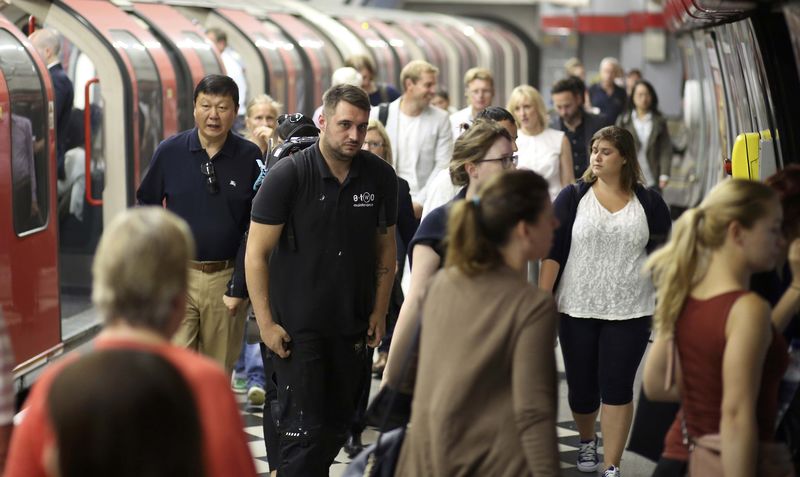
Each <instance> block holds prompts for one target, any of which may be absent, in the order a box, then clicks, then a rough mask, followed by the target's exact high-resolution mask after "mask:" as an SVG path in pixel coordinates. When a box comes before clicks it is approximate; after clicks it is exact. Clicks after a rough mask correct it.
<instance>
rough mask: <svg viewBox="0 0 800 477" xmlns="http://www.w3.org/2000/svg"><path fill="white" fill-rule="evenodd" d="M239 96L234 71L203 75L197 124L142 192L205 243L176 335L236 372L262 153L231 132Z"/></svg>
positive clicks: (161, 156) (143, 200) (160, 151)
mask: <svg viewBox="0 0 800 477" xmlns="http://www.w3.org/2000/svg"><path fill="white" fill-rule="evenodd" d="M238 101H239V91H238V89H237V87H236V83H234V82H233V80H232V79H231V78H229V77H227V76H222V75H208V76H206V77H205V78H203V79H202V80H201V81H200V83H198V84H197V87H196V88H195V90H194V120H195V124H196V127H195V128H194V129H191V130H189V131H184V132H181V133H178V134H176V135H175V136H172V137H171V138H169V139H167V140H165V141H164V142H162V143H161V144H160V145H159V146H158V148H157V149H156V152H155V153H154V154H153V160H152V162H151V163H150V168H149V169H148V171H147V174H146V175H145V176H144V179H143V180H142V183H141V185H140V186H139V190H138V191H137V192H136V197H137V199H138V201H139V203H140V204H152V205H161V204H162V203H163V204H165V205H166V207H167V208H168V209H169V210H171V211H173V212H175V213H176V214H178V215H179V216H180V217H181V218H183V219H184V220H186V222H188V223H189V226H190V227H191V229H192V235H194V240H195V242H196V243H197V260H196V261H192V262H190V267H189V268H190V269H189V292H188V294H187V306H186V316H185V317H184V319H183V322H181V326H180V328H179V329H178V331H177V332H176V333H175V336H174V337H173V341H174V342H175V343H176V344H178V345H181V346H185V347H187V348H191V349H195V350H197V351H199V352H201V353H203V354H205V355H208V356H210V357H211V358H213V359H215V360H216V361H218V362H219V363H220V364H221V365H222V366H223V367H224V368H225V369H226V370H227V371H228V372H230V371H231V370H232V369H233V364H234V363H235V362H236V358H237V357H238V356H239V351H240V350H241V345H242V335H243V333H244V323H245V312H246V308H247V306H246V304H245V303H243V302H244V297H245V296H246V289H245V286H244V240H243V237H244V234H245V232H246V231H247V226H248V224H249V220H248V219H249V216H250V205H251V203H252V200H253V196H254V194H255V192H254V191H253V184H254V182H255V181H256V178H257V177H258V174H259V171H260V169H259V167H258V163H257V162H256V161H257V160H258V159H260V158H261V151H260V150H259V149H258V146H256V145H255V144H254V143H252V142H250V141H248V140H246V139H243V138H241V137H239V136H237V135H236V134H233V133H232V132H231V127H232V126H233V121H234V120H235V119H236V107H237V106H236V105H237V104H238ZM237 257H238V261H237ZM237 263H238V265H237ZM235 265H236V266H235ZM234 268H236V270H234Z"/></svg>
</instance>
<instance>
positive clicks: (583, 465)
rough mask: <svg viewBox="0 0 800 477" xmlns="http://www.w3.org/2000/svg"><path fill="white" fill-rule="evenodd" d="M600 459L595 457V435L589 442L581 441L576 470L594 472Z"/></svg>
mask: <svg viewBox="0 0 800 477" xmlns="http://www.w3.org/2000/svg"><path fill="white" fill-rule="evenodd" d="M599 465H600V461H599V460H598V458H597V435H595V436H594V439H592V440H591V441H589V442H581V443H580V447H579V448H578V470H579V471H581V472H596V471H597V467H598V466H599Z"/></svg>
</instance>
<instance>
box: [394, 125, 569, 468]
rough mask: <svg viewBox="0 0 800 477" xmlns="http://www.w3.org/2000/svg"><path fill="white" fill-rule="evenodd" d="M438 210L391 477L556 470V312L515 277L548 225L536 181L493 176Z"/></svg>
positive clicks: (547, 235) (543, 243) (546, 243)
mask: <svg viewBox="0 0 800 477" xmlns="http://www.w3.org/2000/svg"><path fill="white" fill-rule="evenodd" d="M476 124H477V123H476ZM473 127H475V126H473ZM456 144H457V143H456ZM456 148H458V145H456ZM489 157H492V156H489ZM483 164H486V163H483ZM470 187H472V186H471V185H470ZM449 215H450V217H449V221H448V227H447V228H448V231H447V243H448V248H447V255H446V257H447V258H446V261H445V268H444V269H443V270H440V271H439V272H438V273H436V275H435V276H434V277H433V279H432V280H431V282H430V286H429V289H428V292H427V296H426V298H425V303H424V305H423V307H422V313H421V315H422V328H421V344H420V351H419V365H418V369H419V371H418V373H417V382H416V386H415V388H414V401H413V406H412V414H411V425H410V426H409V427H408V430H407V434H406V437H405V440H404V442H403V447H402V449H401V451H400V458H399V462H398V468H397V472H396V473H395V475H398V476H418V475H430V476H454V475H484V476H489V475H492V476H532V475H535V476H537V477H539V476H555V475H560V474H561V466H560V463H559V459H558V440H557V436H556V417H557V411H556V407H557V401H558V399H557V379H556V363H555V352H554V350H553V337H554V336H555V331H556V323H557V319H558V317H557V315H556V311H555V307H554V306H553V301H552V298H551V297H550V296H549V294H548V293H545V292H543V291H541V290H538V289H536V288H535V287H532V286H530V285H529V284H528V283H527V281H525V279H524V276H523V275H524V274H523V272H524V270H525V267H526V264H527V262H528V261H533V260H539V259H540V258H542V257H544V256H546V255H547V252H548V251H549V250H550V246H551V244H552V239H553V231H554V229H555V227H556V226H557V225H558V222H557V221H556V218H555V216H554V214H553V208H552V205H551V204H550V197H549V195H548V192H547V182H545V180H544V179H542V177H541V176H539V175H538V174H536V173H535V172H532V171H511V172H507V173H505V174H500V175H495V176H494V177H493V178H492V179H490V180H489V181H488V182H487V183H486V184H485V185H484V186H483V187H482V188H481V189H480V192H479V193H478V194H477V195H472V196H471V197H470V198H469V199H468V200H462V201H459V202H457V203H455V204H453V206H452V208H451V212H450V214H449ZM443 343H447V344H446V345H443ZM399 349H400V350H401V354H398V355H397V359H399V360H400V361H405V356H402V351H403V348H399Z"/></svg>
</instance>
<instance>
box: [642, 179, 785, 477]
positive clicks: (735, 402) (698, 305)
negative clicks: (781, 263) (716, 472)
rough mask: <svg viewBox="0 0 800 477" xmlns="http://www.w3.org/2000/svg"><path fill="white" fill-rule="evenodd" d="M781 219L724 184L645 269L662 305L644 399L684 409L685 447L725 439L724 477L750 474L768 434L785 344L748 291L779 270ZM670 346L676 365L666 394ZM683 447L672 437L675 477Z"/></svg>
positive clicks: (740, 186)
mask: <svg viewBox="0 0 800 477" xmlns="http://www.w3.org/2000/svg"><path fill="white" fill-rule="evenodd" d="M782 216H783V214H782V210H781V205H780V202H779V201H778V197H777V194H776V193H775V191H773V190H772V189H770V188H769V187H767V186H766V185H764V184H761V183H758V182H752V181H747V180H741V179H732V180H728V181H725V182H723V183H721V184H719V185H718V186H717V187H715V188H714V189H713V190H712V191H711V193H710V194H709V195H708V197H706V199H705V200H704V201H703V202H702V203H701V204H700V205H699V206H698V207H696V208H694V209H691V210H689V211H687V212H686V213H684V214H683V216H681V218H680V219H679V220H678V221H677V222H676V224H675V226H674V227H673V235H672V237H671V238H670V241H669V242H668V244H667V245H666V246H664V247H663V248H662V249H661V250H659V251H657V252H655V253H654V254H653V255H652V256H651V257H650V259H649V260H648V262H647V265H646V268H648V269H649V270H651V271H652V272H653V279H654V283H655V284H656V288H657V294H658V295H657V296H658V299H657V306H656V312H655V315H654V319H653V324H654V328H655V331H656V333H657V336H656V341H655V343H654V344H653V347H652V349H651V351H650V354H649V356H648V358H647V362H646V364H645V383H644V389H645V393H647V396H648V397H649V398H650V399H652V400H675V401H677V400H680V401H681V406H682V410H683V418H684V419H685V423H686V430H687V431H688V435H689V437H690V438H691V439H696V438H698V437H700V436H703V435H706V434H720V435H721V441H722V453H721V456H722V466H723V471H724V475H725V476H753V475H756V464H757V459H758V447H759V442H765V441H771V440H772V437H773V435H774V428H775V417H776V413H777V401H778V384H779V383H780V380H781V376H782V374H783V372H784V370H785V369H786V365H787V362H788V357H787V353H786V343H785V342H784V340H783V338H782V336H781V335H780V334H779V333H778V332H777V331H776V329H775V327H774V326H773V325H772V323H771V322H770V307H769V305H768V303H767V302H766V301H764V300H763V299H761V298H760V297H758V295H756V294H755V293H751V292H750V291H749V290H748V288H749V282H750V276H751V275H752V274H753V273H755V272H761V271H766V270H770V269H772V268H774V267H775V264H776V261H777V259H778V257H779V254H780V250H781V246H782V245H783V240H784V239H783V236H782V234H781V220H782ZM672 337H674V338H675V344H676V345H677V351H678V356H679V357H680V366H679V368H678V369H679V371H678V372H677V373H676V376H675V379H674V382H673V384H672V386H671V387H670V388H666V387H665V378H666V377H667V372H668V369H667V368H668V367H667V350H668V349H669V348H670V347H671V346H672V340H671V338H672ZM667 382H668V381H667ZM679 388H680V389H679ZM677 419H678V420H679V419H681V417H680V415H679V416H678V418H677ZM673 428H676V425H675V424H674V425H673ZM677 429H680V427H679V426H677ZM670 436H672V438H670ZM676 438H677V442H673V441H674V440H676ZM680 440H681V438H680V434H679V433H678V434H676V433H674V432H671V433H670V434H669V435H668V437H667V439H666V446H665V447H666V448H665V452H664V455H665V456H671V454H669V451H670V449H671V448H674V449H675V451H676V453H675V455H674V459H673V460H674V463H675V464H676V466H677V467H678V468H676V469H675V470H674V471H673V473H672V475H681V474H682V473H683V472H684V471H685V464H683V462H685V461H686V459H688V455H686V454H685V450H683V451H682V452H683V455H681V443H680Z"/></svg>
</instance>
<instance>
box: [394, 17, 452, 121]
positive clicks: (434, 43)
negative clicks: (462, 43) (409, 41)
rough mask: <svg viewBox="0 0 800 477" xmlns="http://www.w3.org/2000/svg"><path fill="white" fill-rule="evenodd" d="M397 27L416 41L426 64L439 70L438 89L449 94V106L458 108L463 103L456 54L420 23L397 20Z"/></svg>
mask: <svg viewBox="0 0 800 477" xmlns="http://www.w3.org/2000/svg"><path fill="white" fill-rule="evenodd" d="M397 27H398V28H399V29H400V30H402V31H404V32H405V33H406V34H408V36H410V37H412V38H416V39H417V45H419V47H420V48H422V51H423V52H424V53H425V57H426V58H425V59H426V61H427V62H428V63H430V64H432V65H434V66H436V67H437V68H439V87H441V88H445V89H447V90H448V91H449V93H450V104H451V105H453V106H456V107H458V106H460V105H461V103H462V101H463V94H464V93H463V91H464V89H463V87H462V86H461V76H459V71H460V70H459V67H458V59H457V55H458V53H457V52H456V51H455V48H453V47H452V46H451V45H449V44H447V43H445V42H443V41H440V40H439V39H438V38H437V37H436V36H434V34H433V33H432V32H431V31H430V30H428V29H427V28H426V27H425V26H424V25H422V24H421V23H415V22H411V21H406V20H399V21H398V22H397Z"/></svg>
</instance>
